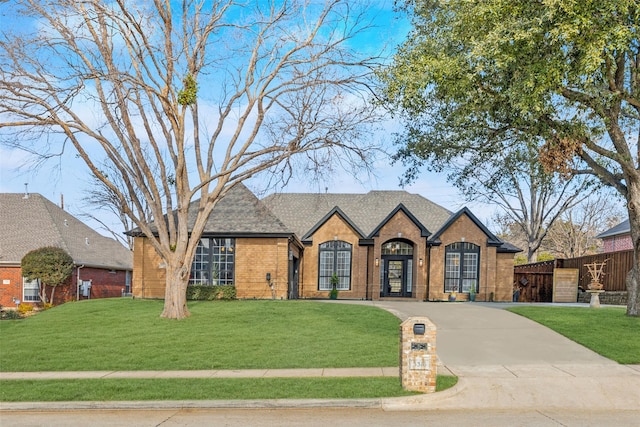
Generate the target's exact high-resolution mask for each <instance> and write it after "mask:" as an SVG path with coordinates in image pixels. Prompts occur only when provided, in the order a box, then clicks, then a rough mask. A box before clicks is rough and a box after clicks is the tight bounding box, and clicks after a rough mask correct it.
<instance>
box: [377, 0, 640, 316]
mask: <svg viewBox="0 0 640 427" xmlns="http://www.w3.org/2000/svg"><path fill="white" fill-rule="evenodd" d="M403 8H404V9H405V10H406V11H407V12H409V13H410V14H411V16H412V22H413V26H414V29H413V31H412V33H411V34H410V35H409V37H408V39H407V41H406V42H405V43H404V44H403V45H402V46H401V48H400V49H399V51H398V54H397V55H396V57H395V58H394V61H393V63H392V64H391V66H390V67H389V68H387V69H386V70H384V72H382V73H381V78H382V80H383V82H384V89H385V90H384V100H385V101H386V102H387V103H388V105H389V106H390V107H391V108H392V109H395V110H396V111H397V114H398V115H399V116H400V118H402V119H403V120H404V122H405V132H404V133H403V134H402V135H400V138H399V140H400V141H401V146H400V153H399V156H403V155H406V156H407V157H410V156H413V155H415V157H417V158H418V160H417V163H414V169H413V173H414V174H415V173H416V171H417V167H419V166H420V165H421V164H422V163H425V164H428V165H430V166H431V167H433V168H438V167H441V168H442V167H444V166H446V165H447V164H448V163H450V162H452V161H454V160H459V159H463V160H464V161H471V162H473V161H478V160H483V159H488V160H489V161H490V160H491V158H492V157H493V156H495V155H496V153H504V152H509V151H511V150H513V149H514V148H515V147H519V146H522V145H527V144H533V146H534V147H535V148H536V149H537V150H539V152H540V159H541V162H542V163H543V164H544V165H545V167H546V168H547V170H549V171H556V172H560V173H562V174H565V175H567V176H569V175H571V174H579V175H582V174H591V175H595V176H597V177H598V178H599V179H600V180H602V181H603V182H604V183H606V184H608V185H611V186H612V187H614V188H615V189H616V190H617V191H618V192H619V193H620V194H621V195H623V196H624V197H625V198H626V199H627V205H628V213H629V220H630V223H631V233H632V236H633V239H634V245H635V247H636V248H640V169H639V168H638V133H639V128H640V126H639V125H640V78H639V74H638V68H639V66H640V61H638V57H639V55H640V40H639V36H638V34H639V30H640V26H639V18H640V7H639V4H638V1H637V0H602V1H587V0H585V1H579V2H576V1H573V0H547V1H530V0H507V1H505V0H486V1H481V2H471V1H465V0H450V1H446V2H445V1H426V0H422V1H421V0H407V1H406V2H404V3H403ZM421 162H422V163H421ZM411 172H412V170H410V173H411ZM636 258H637V259H636V263H635V267H634V270H633V271H632V274H631V276H630V278H629V280H630V281H629V282H628V289H629V292H630V294H629V306H628V308H627V313H628V314H630V315H638V310H637V304H638V301H637V300H638V283H637V279H636V277H637V274H636V273H635V272H636V271H638V265H639V264H640V252H638V251H637V253H636Z"/></svg>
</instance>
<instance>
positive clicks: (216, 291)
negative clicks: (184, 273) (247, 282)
mask: <svg viewBox="0 0 640 427" xmlns="http://www.w3.org/2000/svg"><path fill="white" fill-rule="evenodd" d="M187 299H188V300H195V301H213V300H224V301H230V300H234V299H236V287H235V286H230V285H224V286H206V285H190V286H187Z"/></svg>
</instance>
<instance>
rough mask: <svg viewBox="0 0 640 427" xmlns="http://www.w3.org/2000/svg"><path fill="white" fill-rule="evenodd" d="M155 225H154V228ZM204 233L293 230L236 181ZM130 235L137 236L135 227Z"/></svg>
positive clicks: (194, 205)
mask: <svg viewBox="0 0 640 427" xmlns="http://www.w3.org/2000/svg"><path fill="white" fill-rule="evenodd" d="M199 203H200V201H199V200H195V201H193V202H191V204H190V205H189V219H188V229H189V230H191V229H192V228H193V224H195V221H196V215H197V213H198V206H199ZM152 228H153V227H152ZM204 233H205V234H215V235H233V236H235V237H238V236H244V235H246V236H253V235H261V236H267V235H268V236H290V235H292V234H293V233H292V231H291V230H290V229H289V228H287V226H285V225H284V224H283V223H282V221H280V220H279V219H278V218H277V217H276V216H274V214H273V213H272V212H271V211H270V210H269V209H268V208H267V207H266V206H264V204H263V203H262V202H261V201H260V199H258V198H257V197H256V196H255V194H253V193H252V192H251V191H250V190H249V189H248V188H247V187H246V186H245V185H244V184H242V183H239V184H236V185H235V186H234V187H233V188H232V189H231V190H230V191H229V192H228V193H227V194H226V195H225V196H224V197H223V198H222V199H220V200H219V201H218V203H217V204H216V206H215V207H214V208H213V211H212V212H211V215H209V218H208V220H207V223H206V225H205V228H204ZM127 234H130V235H133V236H138V235H141V234H140V229H139V228H135V229H133V230H131V231H128V232H127Z"/></svg>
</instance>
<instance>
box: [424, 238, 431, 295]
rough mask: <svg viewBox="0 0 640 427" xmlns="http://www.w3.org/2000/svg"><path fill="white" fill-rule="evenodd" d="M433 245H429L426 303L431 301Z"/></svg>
mask: <svg viewBox="0 0 640 427" xmlns="http://www.w3.org/2000/svg"><path fill="white" fill-rule="evenodd" d="M430 279H431V245H430V244H429V243H427V283H426V292H425V296H424V300H425V302H428V301H429V288H431V281H430Z"/></svg>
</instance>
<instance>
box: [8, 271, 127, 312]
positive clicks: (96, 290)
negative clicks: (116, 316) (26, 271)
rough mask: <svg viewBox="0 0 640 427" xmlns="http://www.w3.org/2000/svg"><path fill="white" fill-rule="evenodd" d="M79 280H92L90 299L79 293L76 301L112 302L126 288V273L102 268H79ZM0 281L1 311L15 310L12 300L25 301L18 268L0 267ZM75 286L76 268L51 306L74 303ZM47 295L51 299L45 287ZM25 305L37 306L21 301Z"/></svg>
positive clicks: (57, 292) (59, 287)
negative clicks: (105, 300)
mask: <svg viewBox="0 0 640 427" xmlns="http://www.w3.org/2000/svg"><path fill="white" fill-rule="evenodd" d="M79 270H80V273H79V274H80V280H81V281H88V280H91V290H90V296H89V297H85V296H83V295H82V292H80V297H79V299H89V298H113V297H120V296H122V294H123V292H124V290H125V289H126V285H127V272H126V271H124V270H106V269H102V268H92V267H83V268H80V269H79ZM0 281H1V283H2V284H3V286H2V287H1V288H0V305H2V306H3V307H14V306H15V303H14V302H13V298H16V299H19V300H20V301H23V300H24V296H23V291H22V285H23V279H22V270H21V268H20V267H19V266H11V267H0ZM77 283H78V268H77V267H76V268H74V269H73V272H72V273H71V277H70V278H69V279H68V280H67V283H66V284H63V285H60V286H57V287H56V290H55V292H54V304H55V305H58V304H62V303H64V302H68V301H75V300H76V293H77V292H76V291H77ZM46 295H47V297H49V296H50V295H51V287H49V286H47V289H46ZM24 302H25V303H27V304H38V303H36V302H29V301H24Z"/></svg>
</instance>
